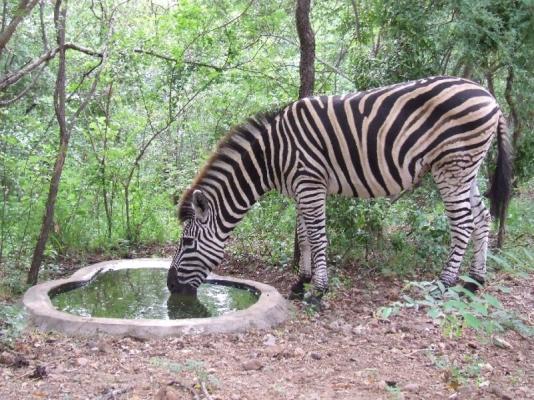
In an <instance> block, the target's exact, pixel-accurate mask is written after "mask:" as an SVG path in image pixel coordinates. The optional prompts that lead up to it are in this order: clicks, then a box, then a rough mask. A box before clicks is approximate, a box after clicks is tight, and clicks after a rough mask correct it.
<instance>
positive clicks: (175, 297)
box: [167, 294, 211, 319]
mask: <svg viewBox="0 0 534 400" xmlns="http://www.w3.org/2000/svg"><path fill="white" fill-rule="evenodd" d="M167 315H168V316H169V319H180V318H204V317H211V314H210V312H209V311H208V309H207V308H206V306H205V305H204V304H202V303H201V302H200V301H199V299H198V297H194V296H183V295H179V294H171V295H170V296H169V298H168V299H167Z"/></svg>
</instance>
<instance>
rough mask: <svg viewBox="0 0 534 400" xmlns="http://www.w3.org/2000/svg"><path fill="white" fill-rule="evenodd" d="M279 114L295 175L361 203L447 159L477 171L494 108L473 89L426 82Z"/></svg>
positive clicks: (326, 99) (313, 101) (461, 83)
mask: <svg viewBox="0 0 534 400" xmlns="http://www.w3.org/2000/svg"><path fill="white" fill-rule="evenodd" d="M280 115H281V117H280V118H281V121H280V122H281V126H283V127H284V129H283V132H285V134H287V135H289V136H290V137H291V138H292V139H293V140H291V142H292V144H293V145H294V146H295V147H296V148H297V153H298V162H299V163H300V164H301V165H302V168H305V169H308V170H309V171H311V172H312V173H314V174H315V175H320V176H323V177H325V179H326V180H327V182H325V183H326V185H327V187H328V192H329V193H340V194H344V195H347V196H355V197H363V198H368V197H379V196H389V195H394V194H397V193H400V192H402V191H403V190H406V189H409V188H410V187H412V186H413V185H414V184H415V183H416V182H417V181H418V180H419V179H420V177H421V176H422V175H423V174H424V173H425V172H427V171H428V170H430V169H432V168H436V165H441V164H443V163H447V162H450V161H451V160H455V161H456V162H457V163H459V165H462V168H469V167H470V165H472V166H473V168H475V169H476V168H478V164H479V162H480V160H481V159H482V158H483V156H484V155H485V153H486V151H487V148H488V147H489V144H490V142H491V140H490V139H491V137H492V135H493V133H494V131H495V129H496V126H497V121H498V118H499V107H498V105H497V103H496V101H495V99H494V98H493V96H491V94H489V93H488V92H487V91H486V90H485V89H483V88H482V87H480V86H479V85H478V84H476V83H474V82H471V81H469V80H466V79H462V78H451V77H432V78H427V79H421V80H418V81H413V82H408V83H403V84H398V85H393V86H388V87H384V88H378V89H374V90H370V91H366V92H359V93H353V94H349V95H344V96H321V97H310V98H305V99H302V100H299V101H297V102H295V103H293V104H291V105H289V106H288V107H287V108H286V109H285V110H284V111H283V112H282V113H281V114H280Z"/></svg>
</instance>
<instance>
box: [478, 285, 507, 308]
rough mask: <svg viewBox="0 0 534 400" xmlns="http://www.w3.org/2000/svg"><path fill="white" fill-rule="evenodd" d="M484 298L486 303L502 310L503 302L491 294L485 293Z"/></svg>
mask: <svg viewBox="0 0 534 400" xmlns="http://www.w3.org/2000/svg"><path fill="white" fill-rule="evenodd" d="M507 289H508V288H507ZM508 290H509V289H508ZM483 297H484V300H486V302H487V303H488V304H489V305H492V306H493V307H495V308H502V304H501V302H500V301H499V300H498V299H497V298H496V297H495V296H492V295H491V294H488V293H484V296H483Z"/></svg>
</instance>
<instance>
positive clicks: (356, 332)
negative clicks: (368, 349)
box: [352, 325, 365, 336]
mask: <svg viewBox="0 0 534 400" xmlns="http://www.w3.org/2000/svg"><path fill="white" fill-rule="evenodd" d="M364 333H365V327H364V326H363V325H358V326H356V327H354V328H352V334H353V335H356V336H360V335H363V334H364Z"/></svg>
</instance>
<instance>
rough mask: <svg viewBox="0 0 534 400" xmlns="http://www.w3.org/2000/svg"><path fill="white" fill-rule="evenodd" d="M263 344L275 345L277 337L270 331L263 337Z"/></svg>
mask: <svg viewBox="0 0 534 400" xmlns="http://www.w3.org/2000/svg"><path fill="white" fill-rule="evenodd" d="M263 339H264V340H263V344H264V345H265V346H274V345H275V344H276V338H275V337H274V336H273V335H271V334H270V333H268V334H267V335H265V337H264V338H263Z"/></svg>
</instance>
